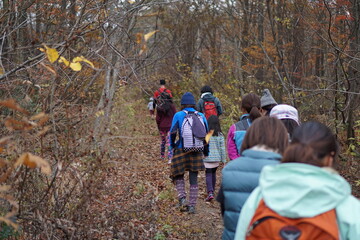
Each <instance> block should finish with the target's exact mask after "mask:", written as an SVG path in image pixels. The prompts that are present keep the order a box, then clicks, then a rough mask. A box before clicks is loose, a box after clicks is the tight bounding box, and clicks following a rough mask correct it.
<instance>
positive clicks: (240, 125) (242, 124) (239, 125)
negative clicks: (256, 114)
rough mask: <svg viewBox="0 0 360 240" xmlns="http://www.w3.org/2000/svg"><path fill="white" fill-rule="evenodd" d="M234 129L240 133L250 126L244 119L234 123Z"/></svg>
mask: <svg viewBox="0 0 360 240" xmlns="http://www.w3.org/2000/svg"><path fill="white" fill-rule="evenodd" d="M235 127H236V131H241V130H247V129H248V128H249V127H250V125H249V123H248V121H247V118H245V119H242V120H240V121H238V122H237V123H235Z"/></svg>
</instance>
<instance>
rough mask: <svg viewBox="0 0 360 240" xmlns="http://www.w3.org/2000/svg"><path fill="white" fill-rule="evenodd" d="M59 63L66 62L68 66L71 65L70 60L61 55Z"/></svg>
mask: <svg viewBox="0 0 360 240" xmlns="http://www.w3.org/2000/svg"><path fill="white" fill-rule="evenodd" d="M59 63H64V64H65V66H67V67H68V66H69V65H70V62H69V61H68V60H67V59H66V58H64V57H60V59H59Z"/></svg>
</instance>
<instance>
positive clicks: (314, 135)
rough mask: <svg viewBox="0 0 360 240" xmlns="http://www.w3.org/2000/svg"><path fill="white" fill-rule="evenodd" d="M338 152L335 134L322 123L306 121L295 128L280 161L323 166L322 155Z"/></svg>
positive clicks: (332, 154)
mask: <svg viewBox="0 0 360 240" xmlns="http://www.w3.org/2000/svg"><path fill="white" fill-rule="evenodd" d="M338 152H339V146H338V144H337V141H336V138H335V135H334V134H333V133H332V131H331V130H330V129H329V128H328V127H327V126H325V125H324V124H322V123H319V122H307V123H304V124H302V125H300V126H299V127H298V128H296V129H295V131H294V133H293V138H292V142H291V144H290V146H289V147H288V148H287V149H286V151H285V154H284V158H283V160H282V162H284V163H285V162H297V163H306V164H310V165H314V166H318V167H324V157H326V156H328V155H330V156H332V157H334V159H335V157H336V155H337V154H338Z"/></svg>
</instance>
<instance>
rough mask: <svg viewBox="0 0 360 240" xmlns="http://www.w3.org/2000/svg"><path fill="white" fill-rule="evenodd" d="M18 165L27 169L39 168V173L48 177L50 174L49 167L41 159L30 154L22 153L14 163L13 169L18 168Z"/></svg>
mask: <svg viewBox="0 0 360 240" xmlns="http://www.w3.org/2000/svg"><path fill="white" fill-rule="evenodd" d="M20 165H25V166H27V167H29V168H36V167H38V168H40V170H41V172H42V173H44V174H46V175H50V173H51V167H50V164H49V163H48V162H47V161H46V160H44V159H42V158H41V157H38V156H35V155H33V154H31V153H23V154H22V155H21V156H20V157H19V158H18V160H16V163H15V165H14V167H18V166H20Z"/></svg>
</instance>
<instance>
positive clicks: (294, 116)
mask: <svg viewBox="0 0 360 240" xmlns="http://www.w3.org/2000/svg"><path fill="white" fill-rule="evenodd" d="M270 117H276V118H278V119H280V120H281V122H282V123H283V124H284V125H285V127H286V129H287V130H288V133H289V140H290V141H291V139H292V135H293V132H294V129H295V128H297V127H298V126H299V125H300V121H299V114H298V111H297V110H296V108H294V107H293V106H290V105H287V104H279V105H277V106H275V107H274V108H273V109H272V110H271V112H270Z"/></svg>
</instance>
